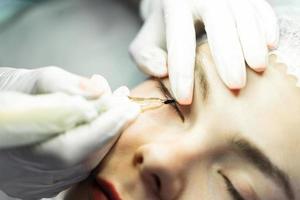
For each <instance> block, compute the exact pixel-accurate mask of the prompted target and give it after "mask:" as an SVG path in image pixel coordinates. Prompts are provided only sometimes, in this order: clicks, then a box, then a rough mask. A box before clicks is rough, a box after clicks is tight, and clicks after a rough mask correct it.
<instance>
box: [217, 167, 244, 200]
mask: <svg viewBox="0 0 300 200" xmlns="http://www.w3.org/2000/svg"><path fill="white" fill-rule="evenodd" d="M218 173H219V174H220V175H221V176H222V177H223V179H224V181H225V184H226V186H227V190H228V192H229V193H230V195H231V196H232V198H233V199H234V200H245V199H244V198H243V196H242V195H241V194H240V193H239V192H238V190H237V189H236V188H235V187H234V185H233V184H232V182H231V180H230V179H229V178H228V177H227V176H226V175H224V174H223V173H222V172H221V171H218Z"/></svg>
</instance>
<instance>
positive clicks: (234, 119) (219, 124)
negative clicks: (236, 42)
mask: <svg viewBox="0 0 300 200" xmlns="http://www.w3.org/2000/svg"><path fill="white" fill-rule="evenodd" d="M197 68H203V71H204V73H205V74H206V77H207V79H208V90H209V92H208V93H209V95H208V100H207V102H206V103H205V105H201V106H202V108H203V107H205V109H202V115H203V112H204V113H206V114H204V115H207V116H206V117H209V116H210V117H211V118H213V119H214V120H212V123H213V125H211V127H215V128H214V131H216V132H223V131H226V132H232V133H237V134H240V135H242V136H243V137H246V138H248V139H249V140H250V141H251V142H253V143H254V144H256V145H257V146H258V147H259V148H260V149H261V150H263V151H264V152H266V154H267V155H268V156H269V157H270V158H271V160H273V161H274V162H276V163H278V165H279V166H281V167H282V168H285V169H287V170H288V171H290V172H291V174H293V175H295V176H296V175H298V174H299V172H297V171H298V169H299V167H300V159H298V156H297V155H299V153H300V148H299V144H300V126H299V124H300V89H299V88H297V87H296V79H295V78H293V77H290V76H288V75H287V74H286V69H285V66H284V65H282V64H279V63H277V62H276V58H275V57H270V63H269V66H268V69H267V70H266V71H265V72H264V73H263V74H256V73H254V72H253V71H251V70H249V69H248V70H247V79H248V80H247V86H246V88H244V89H243V90H241V91H240V92H239V93H233V92H230V91H229V90H228V89H227V88H226V87H225V86H224V84H223V83H222V81H221V80H220V78H219V76H218V74H217V71H216V66H215V65H214V63H213V60H212V58H211V54H210V51H209V48H208V46H207V45H206V44H204V45H202V46H200V47H199V49H198V51H197ZM196 84H197V82H196ZM196 87H197V86H196ZM198 87H199V86H198ZM196 92H197V91H196ZM199 107H200V106H199ZM203 110H204V111H203ZM299 180H300V179H299Z"/></svg>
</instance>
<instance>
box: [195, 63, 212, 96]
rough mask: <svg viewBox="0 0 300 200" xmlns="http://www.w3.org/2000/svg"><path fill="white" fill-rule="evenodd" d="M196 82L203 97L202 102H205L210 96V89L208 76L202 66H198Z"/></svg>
mask: <svg viewBox="0 0 300 200" xmlns="http://www.w3.org/2000/svg"><path fill="white" fill-rule="evenodd" d="M195 80H196V81H197V82H198V84H199V93H200V95H201V100H202V101H205V100H206V99H207V96H208V92H209V87H208V81H207V77H206V74H205V72H204V70H203V68H202V66H200V65H199V66H196V69H195Z"/></svg>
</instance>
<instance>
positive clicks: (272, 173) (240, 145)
mask: <svg viewBox="0 0 300 200" xmlns="http://www.w3.org/2000/svg"><path fill="white" fill-rule="evenodd" d="M230 145H231V147H233V148H234V150H235V151H236V152H238V153H240V154H241V155H242V156H243V157H245V158H246V159H247V160H248V161H250V162H251V163H252V164H253V165H254V166H255V167H256V168H257V169H258V170H259V171H260V172H262V173H263V174H265V175H266V176H267V177H269V178H271V179H272V180H273V181H274V182H275V183H276V184H277V185H278V186H279V187H280V188H282V189H283V191H284V193H285V195H286V196H287V197H288V199H290V200H294V199H295V195H294V193H293V190H292V187H291V184H290V181H289V177H288V176H287V174H286V173H285V172H283V171H282V170H281V169H279V168H278V167H277V166H276V165H274V164H273V163H272V162H271V160H270V159H269V158H268V157H267V156H266V155H265V154H264V153H263V152H262V151H261V150H260V149H258V148H257V147H255V146H254V145H253V144H251V143H250V142H249V141H247V140H246V139H238V140H232V141H231V144H230Z"/></svg>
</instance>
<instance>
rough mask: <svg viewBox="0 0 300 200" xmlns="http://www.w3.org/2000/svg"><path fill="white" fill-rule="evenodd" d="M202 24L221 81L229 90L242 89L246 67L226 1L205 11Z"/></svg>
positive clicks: (244, 82) (219, 2)
mask: <svg viewBox="0 0 300 200" xmlns="http://www.w3.org/2000/svg"><path fill="white" fill-rule="evenodd" d="M216 13H218V15H216ZM220 19H222V23H220ZM203 22H204V24H205V29H206V32H207V38H208V43H209V45H210V48H211V52H212V56H213V58H214V61H215V63H216V67H217V71H218V73H219V75H220V77H221V79H222V80H223V82H224V83H225V85H227V86H228V87H229V88H230V89H240V88H242V87H244V86H245V84H246V66H245V61H244V56H243V51H242V48H241V45H240V41H239V36H238V32H237V29H236V25H235V20H234V18H233V16H232V13H231V10H230V8H229V5H228V4H227V1H218V6H216V7H214V8H213V9H210V10H207V12H205V14H204V15H203Z"/></svg>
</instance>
